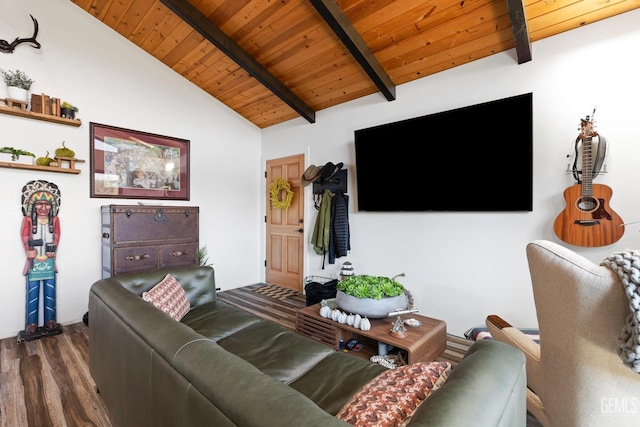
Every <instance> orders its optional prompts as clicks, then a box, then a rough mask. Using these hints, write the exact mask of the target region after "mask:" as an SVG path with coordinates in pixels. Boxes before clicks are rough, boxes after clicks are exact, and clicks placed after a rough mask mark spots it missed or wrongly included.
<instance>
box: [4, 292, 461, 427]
mask: <svg viewBox="0 0 640 427" xmlns="http://www.w3.org/2000/svg"><path fill="white" fill-rule="evenodd" d="M261 286H263V285H251V286H245V287H243V288H238V289H233V290H228V291H224V292H220V293H219V299H220V300H221V301H225V302H227V303H229V304H232V305H236V306H239V307H241V308H244V309H245V310H248V311H250V312H253V313H255V314H257V315H258V316H261V317H264V318H267V319H270V320H272V321H274V322H277V323H280V324H282V325H283V326H285V327H287V328H290V329H294V328H295V312H296V310H298V309H299V308H302V307H305V305H306V299H305V296H304V295H302V294H300V293H290V294H287V293H282V292H277V291H276V292H272V291H270V290H269V292H264V293H260V292H257V290H259V289H258V288H260V287H261ZM469 344H470V343H469V341H467V340H465V339H464V338H460V337H455V336H452V335H449V336H448V339H447V349H446V351H445V352H444V353H443V354H442V355H441V357H440V359H439V360H448V361H451V362H452V363H453V364H455V363H457V362H458V361H459V360H460V358H461V357H462V356H463V355H464V353H465V352H466V350H467V348H468V347H469ZM18 426H19V427H76V426H77V427H80V426H82V427H87V426H97V427H111V426H112V423H111V421H110V419H109V415H108V412H107V410H106V407H105V406H104V403H103V402H102V399H101V398H100V395H99V394H98V393H97V392H96V387H95V383H94V382H93V379H92V377H91V374H90V373H89V328H88V327H87V326H85V325H84V323H75V324H71V325H64V326H63V333H62V334H60V335H55V336H51V337H46V338H41V339H38V340H34V341H25V342H22V343H18V342H17V338H15V337H14V338H6V339H3V340H0V427H18Z"/></svg>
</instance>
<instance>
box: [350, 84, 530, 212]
mask: <svg viewBox="0 0 640 427" xmlns="http://www.w3.org/2000/svg"><path fill="white" fill-rule="evenodd" d="M355 155H356V187H357V195H356V199H357V205H358V207H357V210H358V211H371V212H396V211H407V212H416V211H451V212H518V211H531V210H532V209H533V94H532V93H526V94H522V95H517V96H513V97H509V98H503V99H498V100H495V101H490V102H485V103H481V104H476V105H471V106H467V107H462V108H458V109H454V110H449V111H444V112H440V113H435V114H430V115H426V116H421V117H416V118H412V119H408V120H402V121H399V122H394V123H388V124H383V125H379V126H375V127H370V128H366V129H360V130H356V131H355Z"/></svg>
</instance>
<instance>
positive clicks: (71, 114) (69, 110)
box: [60, 101, 78, 119]
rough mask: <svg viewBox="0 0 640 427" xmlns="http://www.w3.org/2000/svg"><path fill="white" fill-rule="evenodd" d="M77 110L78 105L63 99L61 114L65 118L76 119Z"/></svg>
mask: <svg viewBox="0 0 640 427" xmlns="http://www.w3.org/2000/svg"><path fill="white" fill-rule="evenodd" d="M77 112H78V107H76V106H75V105H72V104H70V103H68V102H67V101H63V102H62V104H60V116H61V117H64V118H65V119H75V117H76V113H77Z"/></svg>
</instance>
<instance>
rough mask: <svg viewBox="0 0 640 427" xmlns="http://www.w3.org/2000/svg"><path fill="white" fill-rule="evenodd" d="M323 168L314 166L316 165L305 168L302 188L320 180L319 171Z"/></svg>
mask: <svg viewBox="0 0 640 427" xmlns="http://www.w3.org/2000/svg"><path fill="white" fill-rule="evenodd" d="M322 169H323V168H322V167H321V166H316V165H311V166H309V167H308V168H307V170H306V171H304V173H303V174H302V179H301V181H302V186H303V187H306V186H307V185H309V184H311V183H312V182H314V181H316V180H317V179H318V178H320V171H321V170H322Z"/></svg>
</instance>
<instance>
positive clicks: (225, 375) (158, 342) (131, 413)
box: [89, 267, 526, 427]
mask: <svg viewBox="0 0 640 427" xmlns="http://www.w3.org/2000/svg"><path fill="white" fill-rule="evenodd" d="M167 273H171V274H172V275H173V276H174V277H175V278H176V279H177V281H178V282H179V283H180V285H182V287H183V288H184V290H185V292H186V294H187V297H188V299H189V303H190V306H191V308H190V311H189V312H188V313H187V314H186V315H185V316H184V317H183V318H182V319H181V321H176V320H174V319H173V318H171V317H170V316H169V315H167V314H165V313H164V312H163V311H161V310H159V309H158V308H156V307H155V306H153V305H152V304H151V303H149V302H146V301H144V300H143V299H142V298H141V295H142V293H143V292H145V291H148V290H150V289H151V288H152V287H153V286H154V285H156V284H157V283H158V282H160V281H161V280H162V279H163V278H164V277H165V275H166V274H167ZM89 314H90V321H89V367H90V371H91V374H92V376H93V378H94V380H95V383H96V386H97V389H98V392H99V393H100V395H101V396H102V399H103V401H104V402H105V404H106V406H107V408H108V411H109V415H110V417H111V419H112V421H113V423H114V425H115V426H117V427H128V426H131V427H162V426H171V427H174V426H181V427H183V426H217V427H224V426H243V427H264V426H292V427H294V426H295V427H298V426H305V427H307V426H318V427H330V426H349V424H347V423H345V422H343V421H341V420H339V419H338V418H336V417H335V414H336V413H337V412H338V411H339V410H340V408H341V407H342V406H343V405H344V404H345V403H346V402H347V401H349V399H350V398H351V396H353V395H354V394H355V393H356V392H357V391H358V390H359V389H360V388H361V387H362V386H363V385H365V384H367V383H368V382H369V381H370V380H371V379H373V378H374V377H376V376H377V375H378V374H380V373H381V372H383V371H385V369H384V368H382V367H381V366H379V365H377V364H374V363H371V362H369V361H367V360H364V359H360V358H357V357H355V356H352V355H350V354H347V353H344V352H337V351H334V350H333V349H331V348H329V347H327V346H325V345H323V344H320V343H318V342H316V341H314V340H312V339H310V338H307V337H303V336H301V335H299V334H297V333H295V332H293V331H290V330H288V329H286V328H284V327H282V326H280V325H278V324H276V323H274V322H271V321H268V320H264V319H262V318H260V317H258V316H255V315H253V314H251V313H249V312H246V311H244V310H241V309H238V308H235V307H232V306H230V305H228V304H225V303H223V302H219V301H216V289H215V280H214V271H213V269H211V268H210V267H192V268H184V269H175V270H166V271H157V272H148V273H140V274H133V275H126V276H119V277H115V278H109V279H103V280H99V281H97V282H96V283H94V284H93V285H92V287H91V290H90V294H89ZM525 390H526V377H525V361H524V356H523V355H522V353H521V352H519V351H517V350H516V349H514V348H512V347H511V346H508V345H505V344H502V343H498V342H495V341H485V342H478V343H475V344H474V345H473V346H472V347H471V348H470V350H469V352H468V353H467V355H466V356H465V357H464V359H463V360H462V361H461V362H460V363H459V364H458V365H457V366H456V367H455V368H454V369H453V370H452V371H451V373H450V374H449V376H448V379H447V380H446V383H444V385H443V386H442V387H441V388H440V389H438V390H436V391H435V392H433V394H432V395H431V396H430V397H429V398H427V400H426V401H425V402H424V403H423V404H422V405H421V406H420V407H419V408H418V410H417V411H416V413H415V414H414V416H413V417H412V418H411V420H410V423H409V426H464V427H467V426H471V425H473V426H474V427H482V426H504V427H518V426H524V425H525V423H526V408H525Z"/></svg>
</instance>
